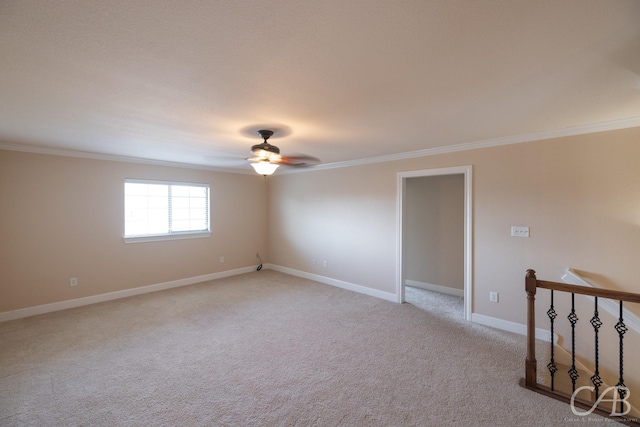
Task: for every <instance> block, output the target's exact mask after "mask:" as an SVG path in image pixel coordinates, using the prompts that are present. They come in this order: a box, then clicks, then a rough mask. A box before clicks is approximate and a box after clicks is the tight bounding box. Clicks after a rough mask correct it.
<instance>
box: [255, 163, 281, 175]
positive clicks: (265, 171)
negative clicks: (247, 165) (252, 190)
mask: <svg viewBox="0 0 640 427" xmlns="http://www.w3.org/2000/svg"><path fill="white" fill-rule="evenodd" d="M251 166H253V169H255V171H256V172H257V173H258V174H260V175H264V176H267V175H272V174H273V173H274V172H275V171H276V169H278V166H280V165H277V164H275V163H269V162H268V161H260V162H255V163H251Z"/></svg>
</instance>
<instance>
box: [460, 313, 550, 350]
mask: <svg viewBox="0 0 640 427" xmlns="http://www.w3.org/2000/svg"><path fill="white" fill-rule="evenodd" d="M471 321H472V322H473V323H479V324H481V325H485V326H491V327H492V328H496V329H501V330H503V331H507V332H513V333H515V334H519V335H527V325H523V324H522V323H516V322H510V321H508V320H503V319H498V318H496V317H490V316H485V315H484V314H478V313H472V314H471ZM550 336H551V332H550V331H547V330H545V329H540V328H536V339H538V340H541V341H546V342H549V338H550ZM553 342H554V343H557V342H558V335H557V334H553Z"/></svg>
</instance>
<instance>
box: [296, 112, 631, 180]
mask: <svg viewBox="0 0 640 427" xmlns="http://www.w3.org/2000/svg"><path fill="white" fill-rule="evenodd" d="M632 127H640V117H630V118H627V119H621V120H612V121H607V122H600V123H592V124H588V125H581V126H572V127H568V128H563V129H556V130H550V131H544V132H534V133H528V134H522V135H513V136H506V137H500V138H493V139H485V140H481V141H474V142H467V143H463V144H456V145H450V146H446V147H436V148H427V149H424V150H418V151H409V152H406V153H398V154H390V155H388V156H379V157H369V158H365V159H356V160H348V161H345V162H335V163H326V164H321V165H317V166H314V167H312V168H310V169H307V170H323V169H336V168H345V167H350V166H360V165H367V164H372V163H383V162H391V161H396V160H406V159H413V158H418V157H426V156H435V155H438V154H447V153H455V152H458V151H468V150H476V149H479V148H489V147H498V146H501V145H511V144H520V143H523V142H531V141H542V140H545V139H553V138H562V137H567V136H575V135H584V134H589V133H597V132H606V131H611V130H619V129H627V128H632ZM302 171H303V170H297V171H287V172H285V173H295V172H302Z"/></svg>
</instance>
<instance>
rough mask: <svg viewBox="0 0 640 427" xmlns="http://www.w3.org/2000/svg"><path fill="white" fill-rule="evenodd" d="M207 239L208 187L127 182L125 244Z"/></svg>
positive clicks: (125, 194)
mask: <svg viewBox="0 0 640 427" xmlns="http://www.w3.org/2000/svg"><path fill="white" fill-rule="evenodd" d="M208 236H210V233H209V185H207V184H194V183H184V182H183V183H181V182H163V181H144V180H136V179H126V180H125V182H124V237H125V241H136V242H137V241H149V240H162V239H174V238H189V237H208Z"/></svg>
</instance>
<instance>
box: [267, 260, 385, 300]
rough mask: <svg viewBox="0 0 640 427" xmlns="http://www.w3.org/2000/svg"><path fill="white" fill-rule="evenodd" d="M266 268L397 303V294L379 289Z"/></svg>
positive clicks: (296, 271)
mask: <svg viewBox="0 0 640 427" xmlns="http://www.w3.org/2000/svg"><path fill="white" fill-rule="evenodd" d="M265 268H268V269H270V270H274V271H279V272H281V273H285V274H290V275H292V276H297V277H302V278H303V279H309V280H313V281H316V282H320V283H324V284H325V285H331V286H335V287H337V288H342V289H346V290H348V291H353V292H358V293H360V294H365V295H369V296H372V297H376V298H380V299H383V300H387V301H392V302H396V301H397V297H396V294H392V293H390V292H384V291H379V290H377V289H371V288H367V287H366V286H361V285H356V284H355V283H349V282H344V281H342V280H337V279H332V278H330V277H326V276H320V275H319V274H314V273H307V272H306V271H300V270H295V269H293V268H288V267H282V266H279V265H274V264H265Z"/></svg>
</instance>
